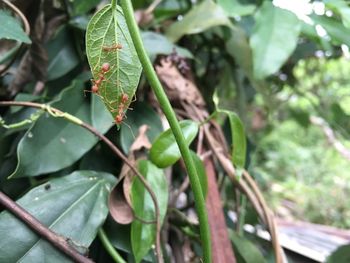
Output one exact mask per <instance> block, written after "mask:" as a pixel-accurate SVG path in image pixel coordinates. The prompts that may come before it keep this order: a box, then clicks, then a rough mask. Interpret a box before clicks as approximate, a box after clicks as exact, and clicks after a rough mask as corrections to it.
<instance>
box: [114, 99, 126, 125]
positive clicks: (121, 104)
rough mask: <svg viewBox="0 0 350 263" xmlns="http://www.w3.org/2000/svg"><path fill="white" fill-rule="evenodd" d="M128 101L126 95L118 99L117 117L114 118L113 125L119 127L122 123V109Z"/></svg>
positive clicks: (123, 114)
mask: <svg viewBox="0 0 350 263" xmlns="http://www.w3.org/2000/svg"><path fill="white" fill-rule="evenodd" d="M128 100H129V96H128V95H127V94H125V93H123V94H122V96H121V98H120V104H119V106H118V114H117V116H115V123H116V124H117V125H120V124H121V123H122V122H123V119H124V116H125V113H124V108H125V106H126V103H127V102H128Z"/></svg>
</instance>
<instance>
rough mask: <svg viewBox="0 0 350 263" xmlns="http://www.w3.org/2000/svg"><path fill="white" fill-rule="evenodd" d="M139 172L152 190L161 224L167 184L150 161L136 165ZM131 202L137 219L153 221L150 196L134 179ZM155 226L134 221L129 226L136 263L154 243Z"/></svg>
mask: <svg viewBox="0 0 350 263" xmlns="http://www.w3.org/2000/svg"><path fill="white" fill-rule="evenodd" d="M138 167H139V171H140V173H141V174H142V175H143V176H144V178H145V179H146V180H147V182H148V183H149V185H150V187H151V189H152V190H153V192H154V194H155V196H156V198H157V201H158V206H159V210H160V211H159V212H160V219H161V222H163V220H164V216H165V214H166V210H167V206H168V184H167V180H166V178H165V175H164V172H163V170H161V169H159V168H158V167H156V166H155V165H154V164H152V163H151V162H150V161H147V160H141V161H139V163H138ZM131 200H132V206H133V209H134V213H135V215H136V217H137V218H141V219H143V220H145V221H154V220H155V218H156V216H155V208H154V204H153V201H152V198H151V196H150V194H149V193H148V192H147V190H146V189H145V187H144V185H143V184H142V183H141V181H140V180H139V179H138V178H137V177H135V179H134V181H133V184H132V186H131ZM155 237H156V225H155V224H154V223H153V224H145V223H144V222H141V221H140V220H137V219H135V220H134V221H133V222H132V224H131V246H132V251H133V254H134V257H135V261H136V263H138V262H140V261H141V260H142V258H143V257H144V256H145V255H146V254H147V252H148V251H149V250H150V248H151V247H152V245H153V244H154V242H155Z"/></svg>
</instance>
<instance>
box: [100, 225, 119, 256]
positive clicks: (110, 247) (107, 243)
mask: <svg viewBox="0 0 350 263" xmlns="http://www.w3.org/2000/svg"><path fill="white" fill-rule="evenodd" d="M98 237H99V238H100V240H101V242H102V244H103V246H104V247H105V249H106V250H107V252H108V254H109V255H110V256H111V257H112V258H113V260H114V261H115V262H116V263H126V261H125V260H124V259H123V258H122V256H121V255H119V253H118V251H117V250H116V249H115V248H114V247H113V245H112V244H111V242H110V241H109V239H108V237H107V235H106V232H105V231H104V230H103V229H102V227H101V228H100V229H99V230H98Z"/></svg>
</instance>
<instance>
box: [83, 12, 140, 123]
mask: <svg viewBox="0 0 350 263" xmlns="http://www.w3.org/2000/svg"><path fill="white" fill-rule="evenodd" d="M86 54H87V57H88V61H89V64H90V68H91V71H92V75H93V78H94V80H95V81H96V80H98V79H100V74H101V72H102V71H101V68H102V65H103V64H104V63H109V65H110V69H109V70H108V71H107V72H106V73H105V74H104V80H103V81H102V83H101V84H100V85H99V95H100V96H101V98H102V100H103V102H104V104H105V106H106V107H107V109H108V110H109V112H110V113H111V114H112V116H113V119H114V118H115V117H116V115H118V113H119V106H120V105H121V102H122V101H121V100H122V95H123V94H126V95H127V96H128V99H127V102H125V103H123V107H122V110H123V112H125V111H126V110H127V109H128V106H129V104H130V102H131V101H132V99H133V97H134V94H135V91H136V88H137V85H138V83H139V79H140V75H141V71H142V68H141V63H140V61H139V58H138V56H137V54H136V50H135V48H134V45H133V42H132V40H131V37H130V34H129V31H128V28H127V25H126V22H125V18H124V15H123V12H122V10H121V8H120V7H118V8H117V9H115V10H112V7H111V5H106V6H105V7H103V8H102V9H101V10H99V11H98V12H97V13H96V14H95V15H94V16H93V17H92V19H91V20H90V22H89V25H88V27H87V32H86Z"/></svg>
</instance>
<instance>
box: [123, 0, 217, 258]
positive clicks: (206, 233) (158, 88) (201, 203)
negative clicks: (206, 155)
mask: <svg viewBox="0 0 350 263" xmlns="http://www.w3.org/2000/svg"><path fill="white" fill-rule="evenodd" d="M121 3H122V9H123V12H124V15H125V19H126V24H127V26H128V29H129V31H130V35H131V38H132V41H133V43H134V45H135V49H136V52H137V54H138V56H139V59H140V61H141V64H142V66H143V69H144V71H145V75H146V77H147V79H148V81H149V83H150V84H151V87H152V89H153V92H154V94H155V95H156V97H157V99H158V101H159V104H160V106H161V108H162V110H163V112H164V115H165V117H166V118H167V120H168V122H169V125H170V128H171V130H172V132H173V134H174V137H175V139H176V142H177V144H178V146H179V149H180V152H181V155H182V158H183V160H184V162H185V165H186V168H187V172H188V176H189V179H190V183H191V187H192V191H193V195H194V199H195V205H196V209H197V214H198V218H199V223H200V234H201V241H202V247H203V259H204V262H211V241H210V230H209V224H208V215H207V211H206V207H205V200H204V197H203V194H202V189H201V185H200V182H199V178H198V176H197V171H196V168H195V166H194V163H193V160H192V158H191V154H190V150H189V148H188V145H187V144H186V141H185V138H184V136H183V133H182V131H181V128H180V125H179V123H178V121H177V119H176V115H175V112H174V110H173V109H172V107H171V104H170V102H169V100H168V97H167V96H166V94H165V92H164V89H163V87H162V84H161V83H160V81H159V79H158V77H157V74H156V72H155V71H154V68H153V65H152V63H151V61H150V59H149V57H148V55H147V52H146V50H145V48H144V46H143V43H142V40H141V35H140V32H139V28H138V26H137V23H136V21H135V18H134V10H133V6H132V3H131V1H130V0H122V1H121Z"/></svg>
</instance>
